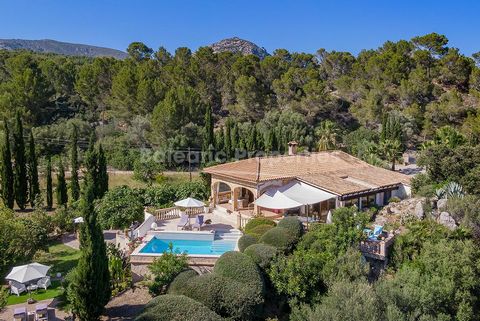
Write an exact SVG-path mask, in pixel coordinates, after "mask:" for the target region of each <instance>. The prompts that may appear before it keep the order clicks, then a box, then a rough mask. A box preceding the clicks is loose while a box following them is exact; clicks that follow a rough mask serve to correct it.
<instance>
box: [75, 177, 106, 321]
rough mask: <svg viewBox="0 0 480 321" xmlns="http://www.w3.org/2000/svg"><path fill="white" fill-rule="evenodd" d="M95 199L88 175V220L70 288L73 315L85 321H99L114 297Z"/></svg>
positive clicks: (85, 192) (83, 203)
mask: <svg viewBox="0 0 480 321" xmlns="http://www.w3.org/2000/svg"><path fill="white" fill-rule="evenodd" d="M94 199H95V188H94V182H93V181H91V179H90V176H87V177H86V178H85V185H84V189H83V196H82V199H81V211H82V217H83V218H84V223H83V224H81V227H80V237H79V240H80V251H81V255H80V259H79V260H78V264H77V266H76V267H75V269H74V270H73V272H72V279H71V282H70V284H69V286H68V289H67V296H68V300H69V301H70V303H71V306H72V312H73V313H74V314H75V315H76V316H78V318H79V319H80V320H81V321H96V320H98V319H99V317H100V315H101V314H102V312H103V310H104V307H105V305H106V304H107V303H108V301H109V300H110V296H111V289H110V273H109V270H108V257H107V251H106V246H105V240H104V238H103V232H102V230H101V229H100V226H99V224H98V222H97V213H96V211H95V208H94V206H93V201H94Z"/></svg>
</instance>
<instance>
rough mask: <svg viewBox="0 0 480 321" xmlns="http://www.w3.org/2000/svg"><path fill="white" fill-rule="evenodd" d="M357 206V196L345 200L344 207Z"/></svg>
mask: <svg viewBox="0 0 480 321" xmlns="http://www.w3.org/2000/svg"><path fill="white" fill-rule="evenodd" d="M353 205H355V206H358V198H352V199H349V200H346V201H345V207H350V206H353Z"/></svg>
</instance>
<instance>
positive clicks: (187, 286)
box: [168, 273, 263, 320]
mask: <svg viewBox="0 0 480 321" xmlns="http://www.w3.org/2000/svg"><path fill="white" fill-rule="evenodd" d="M182 274H183V273H182ZM182 274H180V275H178V278H179V279H180V280H178V282H177V280H175V281H174V282H172V285H174V286H173V287H170V288H169V289H168V294H177V295H186V296H188V297H189V298H192V299H194V300H197V301H199V302H201V303H202V304H204V305H205V306H206V307H208V308H210V309H212V310H213V311H214V312H216V313H217V314H219V315H221V316H223V317H226V318H231V319H232V320H251V319H252V318H253V317H254V315H255V313H256V312H258V308H259V307H260V304H262V302H263V297H262V294H261V293H260V292H258V291H256V289H255V288H254V287H251V286H250V285H249V284H244V283H240V282H238V281H235V280H233V279H231V278H228V277H223V276H220V275H218V274H216V273H210V274H204V275H201V276H196V277H193V278H190V279H189V282H185V283H184V285H183V286H181V287H180V286H177V285H181V283H183V282H184V280H182V279H184V278H186V277H187V274H186V273H185V274H183V275H182ZM190 275H191V274H190ZM174 283H175V284H174Z"/></svg>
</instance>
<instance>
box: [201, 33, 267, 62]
mask: <svg viewBox="0 0 480 321" xmlns="http://www.w3.org/2000/svg"><path fill="white" fill-rule="evenodd" d="M210 47H211V48H212V49H213V51H214V52H225V51H229V52H233V53H241V54H242V55H255V56H258V57H259V58H260V59H263V58H265V57H266V56H269V53H268V52H267V50H265V48H263V47H259V46H257V45H256V44H254V43H253V42H251V41H248V40H244V39H240V38H238V37H233V38H227V39H223V40H220V41H219V42H216V43H214V44H212V45H210Z"/></svg>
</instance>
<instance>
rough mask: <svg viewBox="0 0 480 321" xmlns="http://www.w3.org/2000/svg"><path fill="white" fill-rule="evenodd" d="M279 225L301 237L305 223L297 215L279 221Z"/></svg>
mask: <svg viewBox="0 0 480 321" xmlns="http://www.w3.org/2000/svg"><path fill="white" fill-rule="evenodd" d="M277 226H278V227H283V228H284V229H287V230H288V232H289V233H290V234H292V235H293V236H294V237H295V238H297V239H299V238H300V237H301V236H302V234H303V224H302V222H300V220H299V219H298V218H297V217H294V216H289V217H285V218H284V219H282V220H281V221H280V222H278V225H277Z"/></svg>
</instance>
